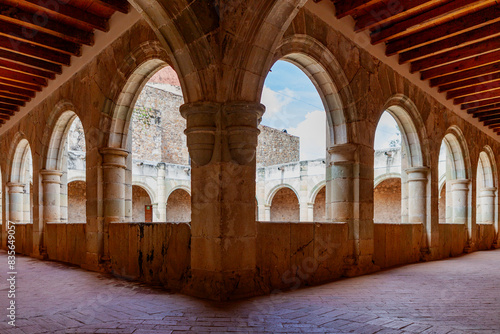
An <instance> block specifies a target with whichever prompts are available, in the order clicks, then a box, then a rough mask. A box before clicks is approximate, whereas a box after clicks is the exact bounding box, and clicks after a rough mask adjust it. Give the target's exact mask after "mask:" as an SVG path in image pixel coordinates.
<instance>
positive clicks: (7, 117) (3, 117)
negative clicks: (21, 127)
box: [0, 114, 10, 124]
mask: <svg viewBox="0 0 500 334" xmlns="http://www.w3.org/2000/svg"><path fill="white" fill-rule="evenodd" d="M9 119H10V116H9V115H5V114H0V120H5V121H8V120H9ZM2 124H5V122H3V123H2Z"/></svg>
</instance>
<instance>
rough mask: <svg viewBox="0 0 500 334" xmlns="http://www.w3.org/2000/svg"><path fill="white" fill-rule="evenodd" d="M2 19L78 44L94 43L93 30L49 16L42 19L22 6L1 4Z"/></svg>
mask: <svg viewBox="0 0 500 334" xmlns="http://www.w3.org/2000/svg"><path fill="white" fill-rule="evenodd" d="M0 19H2V20H3V21H8V22H11V23H15V24H19V25H22V26H24V27H27V28H32V29H37V30H39V31H43V32H45V33H48V34H52V35H55V36H58V37H60V38H63V39H65V40H67V41H71V42H75V43H78V44H85V45H94V34H93V33H92V32H89V31H85V30H81V29H78V28H75V27H72V26H69V25H66V24H64V23H60V22H57V21H55V20H52V19H50V18H49V17H48V16H46V17H43V20H40V15H38V14H36V13H35V14H33V13H29V12H27V11H23V10H21V9H20V8H14V7H11V6H6V5H0Z"/></svg>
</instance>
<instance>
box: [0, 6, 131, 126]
mask: <svg viewBox="0 0 500 334" xmlns="http://www.w3.org/2000/svg"><path fill="white" fill-rule="evenodd" d="M129 10H130V7H129V4H128V2H127V1H126V0H43V1H41V0H22V1H19V0H0V124H4V123H5V122H6V121H8V120H9V119H10V117H11V116H13V115H14V113H15V112H17V111H19V109H20V108H21V107H23V106H24V105H25V104H26V103H27V102H29V101H30V100H31V99H32V98H34V97H35V94H36V93H37V92H40V91H42V89H43V88H44V87H46V86H47V85H48V82H49V80H53V79H54V78H55V77H56V75H57V74H61V73H62V69H63V67H64V66H70V65H71V61H72V58H73V57H80V56H81V49H82V45H89V46H92V45H93V44H94V31H95V30H100V31H104V32H106V31H108V30H109V24H108V21H109V19H110V17H111V16H112V15H113V14H114V13H115V12H116V11H119V12H122V13H127V12H129Z"/></svg>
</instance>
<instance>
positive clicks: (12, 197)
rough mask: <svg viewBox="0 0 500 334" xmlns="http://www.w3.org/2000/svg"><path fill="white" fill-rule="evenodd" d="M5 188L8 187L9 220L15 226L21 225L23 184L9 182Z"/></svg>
mask: <svg viewBox="0 0 500 334" xmlns="http://www.w3.org/2000/svg"><path fill="white" fill-rule="evenodd" d="M7 187H9V220H10V221H11V222H13V223H15V224H18V223H21V222H23V214H24V208H23V196H24V184H22V183H14V182H9V183H7Z"/></svg>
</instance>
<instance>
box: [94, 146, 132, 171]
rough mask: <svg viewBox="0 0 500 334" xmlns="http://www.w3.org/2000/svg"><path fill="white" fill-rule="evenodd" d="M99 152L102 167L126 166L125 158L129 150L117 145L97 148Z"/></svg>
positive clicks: (124, 167)
mask: <svg viewBox="0 0 500 334" xmlns="http://www.w3.org/2000/svg"><path fill="white" fill-rule="evenodd" d="M99 153H100V154H101V155H102V158H103V162H102V166H103V167H107V168H112V167H115V168H123V169H126V168H127V166H126V164H125V159H126V158H127V157H128V155H129V151H127V150H125V149H123V148H117V147H102V148H100V149H99Z"/></svg>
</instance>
